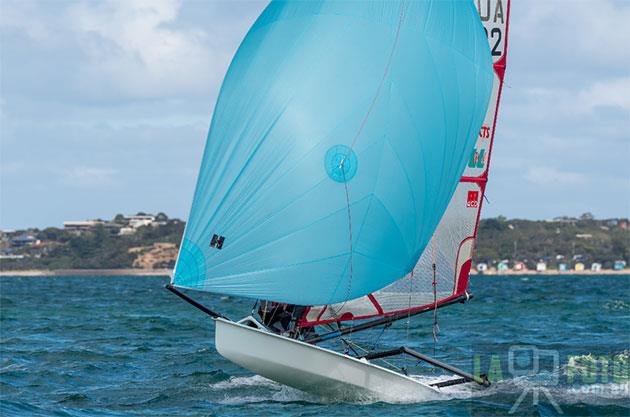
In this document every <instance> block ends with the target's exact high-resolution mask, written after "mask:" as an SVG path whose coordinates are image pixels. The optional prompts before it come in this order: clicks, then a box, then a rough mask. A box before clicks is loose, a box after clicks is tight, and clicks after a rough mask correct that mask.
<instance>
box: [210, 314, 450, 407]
mask: <svg viewBox="0 0 630 417" xmlns="http://www.w3.org/2000/svg"><path fill="white" fill-rule="evenodd" d="M215 337H216V349H217V351H218V352H219V353H220V354H221V356H223V357H224V358H226V359H228V360H230V361H232V362H234V363H236V364H237V365H240V366H242V367H243V368H245V369H248V370H250V371H252V372H254V373H256V374H258V375H261V376H264V377H266V378H269V379H271V380H273V381H276V382H279V383H281V384H284V385H288V386H290V387H293V388H297V389H299V390H302V391H306V392H308V393H312V394H315V395H319V396H324V397H327V398H333V399H343V400H372V399H374V400H382V401H388V402H403V401H405V402H406V401H427V400H432V399H436V398H438V397H439V396H440V392H439V390H438V389H436V388H434V387H431V386H429V385H426V384H423V383H421V382H419V381H417V380H415V379H413V378H410V377H408V376H405V375H402V374H399V373H397V372H394V371H391V370H389V369H386V368H383V367H381V366H378V365H374V364H372V363H369V362H367V361H365V360H359V359H356V358H353V357H350V356H347V355H342V354H340V353H337V352H334V351H331V350H328V349H323V348H321V347H318V346H314V345H311V344H308V343H304V342H301V341H298V340H293V339H289V338H286V337H282V336H279V335H276V334H273V333H269V332H267V331H265V330H261V329H258V328H253V327H250V326H247V325H244V324H241V323H235V322H232V321H228V320H224V319H221V318H217V319H216V336H215Z"/></svg>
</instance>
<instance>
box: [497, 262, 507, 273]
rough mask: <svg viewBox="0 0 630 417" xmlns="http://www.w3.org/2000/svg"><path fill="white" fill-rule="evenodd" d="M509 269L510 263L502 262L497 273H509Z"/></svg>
mask: <svg viewBox="0 0 630 417" xmlns="http://www.w3.org/2000/svg"><path fill="white" fill-rule="evenodd" d="M508 269H509V267H508V262H507V261H501V262H499V264H498V265H497V271H498V272H499V274H503V273H505V272H507V270H508Z"/></svg>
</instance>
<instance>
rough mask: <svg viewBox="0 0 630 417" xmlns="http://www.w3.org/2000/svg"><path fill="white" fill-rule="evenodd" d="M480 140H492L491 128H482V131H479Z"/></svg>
mask: <svg viewBox="0 0 630 417" xmlns="http://www.w3.org/2000/svg"><path fill="white" fill-rule="evenodd" d="M479 138H480V139H490V128H489V127H488V126H481V130H480V131H479Z"/></svg>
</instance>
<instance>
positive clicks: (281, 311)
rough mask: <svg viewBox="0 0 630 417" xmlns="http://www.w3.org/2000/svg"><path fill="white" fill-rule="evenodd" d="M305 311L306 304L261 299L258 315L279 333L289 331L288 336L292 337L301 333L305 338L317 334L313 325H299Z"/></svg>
mask: <svg viewBox="0 0 630 417" xmlns="http://www.w3.org/2000/svg"><path fill="white" fill-rule="evenodd" d="M305 312H306V307H305V306H299V305H296V304H282V303H276V302H271V301H261V302H260V305H259V307H258V315H259V316H260V318H261V319H262V323H263V324H264V325H265V326H267V327H268V328H269V329H270V330H271V331H273V332H275V333H277V334H287V333H288V336H289V337H292V338H296V337H298V336H300V335H302V336H303V337H305V338H306V337H307V336H308V337H311V336H314V335H315V332H314V330H313V327H302V328H299V327H298V325H297V322H298V320H299V319H300V318H301V317H302V316H303V315H304V313H305Z"/></svg>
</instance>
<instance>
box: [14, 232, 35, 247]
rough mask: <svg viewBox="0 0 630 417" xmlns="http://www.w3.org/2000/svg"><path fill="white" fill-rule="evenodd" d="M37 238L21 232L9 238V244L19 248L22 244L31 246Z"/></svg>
mask: <svg viewBox="0 0 630 417" xmlns="http://www.w3.org/2000/svg"><path fill="white" fill-rule="evenodd" d="M38 242H39V240H37V238H36V237H35V236H33V235H27V234H22V235H19V236H16V237H14V238H13V239H11V246H12V247H14V248H21V247H23V246H31V245H34V244H36V243H38Z"/></svg>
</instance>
